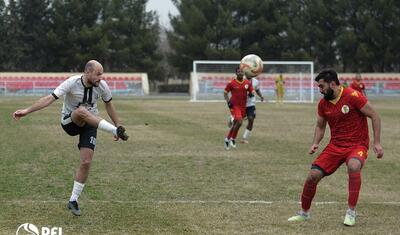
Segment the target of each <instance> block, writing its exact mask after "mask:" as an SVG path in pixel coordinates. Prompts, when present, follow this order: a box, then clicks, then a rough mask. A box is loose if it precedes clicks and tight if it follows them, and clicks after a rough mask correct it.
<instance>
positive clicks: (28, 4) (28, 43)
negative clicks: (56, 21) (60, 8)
mask: <svg viewBox="0 0 400 235" xmlns="http://www.w3.org/2000/svg"><path fill="white" fill-rule="evenodd" d="M48 6H49V1H48V0H19V8H18V9H19V13H20V14H19V21H20V25H19V27H20V30H22V32H23V33H22V34H21V37H20V38H19V40H18V41H19V43H20V45H21V46H22V53H23V57H22V58H21V62H20V64H19V69H20V70H22V71H32V72H35V71H44V70H46V68H47V67H46V66H47V50H46V43H47V40H46V34H47V32H48V30H49V14H48Z"/></svg>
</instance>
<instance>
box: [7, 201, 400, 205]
mask: <svg viewBox="0 0 400 235" xmlns="http://www.w3.org/2000/svg"><path fill="white" fill-rule="evenodd" d="M81 201H83V202H88V203H117V204H269V205H272V204H300V202H299V201H264V200H159V201H157V200H149V201H140V200H138V201H122V200H81ZM0 202H2V203H3V204H27V203H32V204H33V203H44V204H46V203H54V204H58V203H66V202H67V201H66V200H63V201H61V200H0ZM346 203H347V202H346V201H343V202H337V201H322V202H313V204H315V205H332V204H333V205H336V204H346ZM359 204H376V205H400V202H396V201H389V202H361V203H360V202H359Z"/></svg>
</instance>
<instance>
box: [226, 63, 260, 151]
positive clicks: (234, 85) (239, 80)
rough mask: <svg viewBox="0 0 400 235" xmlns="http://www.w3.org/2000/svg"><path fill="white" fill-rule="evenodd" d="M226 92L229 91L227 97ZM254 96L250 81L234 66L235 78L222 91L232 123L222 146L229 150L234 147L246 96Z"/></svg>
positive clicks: (244, 113)
mask: <svg viewBox="0 0 400 235" xmlns="http://www.w3.org/2000/svg"><path fill="white" fill-rule="evenodd" d="M228 93H231V97H230V98H229V96H228ZM248 96H250V97H254V89H253V86H252V85H251V82H250V81H249V80H247V79H244V74H243V72H242V71H241V70H240V68H236V78H235V79H233V80H232V81H230V82H229V83H228V84H227V85H226V87H225V91H224V98H225V100H226V103H227V105H228V107H229V110H230V112H231V115H232V116H233V125H232V127H231V128H230V130H229V133H228V135H227V136H226V138H225V140H224V147H225V149H226V150H229V149H230V148H231V147H232V148H236V136H237V134H238V132H239V129H240V126H241V125H242V120H243V118H244V117H245V116H246V102H247V97H248Z"/></svg>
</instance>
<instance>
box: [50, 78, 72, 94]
mask: <svg viewBox="0 0 400 235" xmlns="http://www.w3.org/2000/svg"><path fill="white" fill-rule="evenodd" d="M73 81H74V80H73V79H71V78H68V79H67V80H65V81H63V82H62V83H61V84H60V85H58V87H56V89H55V90H54V91H53V93H52V95H53V96H54V98H56V99H58V98H60V97H61V96H63V95H65V94H67V93H68V92H69V91H70V90H71V87H72V85H73Z"/></svg>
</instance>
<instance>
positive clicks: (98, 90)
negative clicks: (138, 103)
mask: <svg viewBox="0 0 400 235" xmlns="http://www.w3.org/2000/svg"><path fill="white" fill-rule="evenodd" d="M102 75H103V66H102V65H101V64H100V63H99V62H97V61H95V60H91V61H89V62H87V64H86V66H85V71H84V73H83V74H82V75H76V76H72V77H70V78H68V79H67V80H65V81H64V82H62V83H61V84H60V85H59V86H58V87H57V88H56V89H55V90H54V92H53V93H52V94H50V95H47V96H45V97H42V98H40V99H39V100H37V101H36V102H35V103H34V104H33V105H32V106H30V107H28V108H26V109H20V110H17V111H15V112H14V113H13V118H14V119H15V120H16V121H18V120H19V119H20V118H21V117H24V116H26V115H28V114H29V113H32V112H35V111H38V110H41V109H43V108H45V107H47V106H49V105H50V104H52V103H53V102H54V101H55V100H57V99H58V98H59V97H61V96H63V95H64V104H63V108H62V113H61V126H62V128H63V129H64V131H65V132H66V133H67V134H68V135H71V136H76V135H79V144H78V148H79V152H80V165H79V168H78V170H77V172H76V175H75V179H74V186H73V189H72V195H71V197H70V200H69V202H68V204H67V206H68V208H69V209H70V210H71V212H72V214H74V215H78V216H79V215H81V211H80V209H79V206H78V202H77V201H78V197H79V195H80V194H81V192H82V190H83V187H84V186H85V182H86V180H87V177H88V175H89V169H90V165H91V162H92V159H93V155H94V148H95V146H96V136H97V129H100V130H103V131H106V132H109V133H111V134H113V135H114V138H115V140H118V139H122V140H124V141H126V140H127V139H128V138H129V136H128V135H127V134H126V133H125V128H124V127H122V126H121V125H120V123H119V118H118V116H117V113H116V111H115V108H114V106H113V104H112V103H111V100H112V95H111V91H110V89H109V87H108V85H107V83H106V82H105V81H104V80H103V78H102ZM99 98H101V99H102V100H103V101H104V103H105V108H106V111H107V114H108V116H109V117H110V118H111V120H112V121H113V123H114V124H111V123H109V122H107V121H106V120H104V119H102V118H101V117H99V116H98V113H99V111H98V109H97V99H99Z"/></svg>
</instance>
